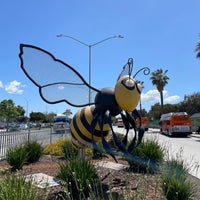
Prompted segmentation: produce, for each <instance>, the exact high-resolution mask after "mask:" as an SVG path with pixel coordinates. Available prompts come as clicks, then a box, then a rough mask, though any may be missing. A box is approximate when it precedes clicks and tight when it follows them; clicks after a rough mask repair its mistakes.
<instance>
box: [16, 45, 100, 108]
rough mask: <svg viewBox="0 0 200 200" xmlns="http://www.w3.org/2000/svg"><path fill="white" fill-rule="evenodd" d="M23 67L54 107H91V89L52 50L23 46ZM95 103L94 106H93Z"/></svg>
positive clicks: (43, 96) (21, 55) (21, 50)
mask: <svg viewBox="0 0 200 200" xmlns="http://www.w3.org/2000/svg"><path fill="white" fill-rule="evenodd" d="M19 57H20V61H21V68H22V70H23V71H24V73H25V74H26V76H27V77H28V78H29V79H30V80H31V81H32V82H33V83H34V84H35V85H36V86H37V87H38V88H39V93H40V96H41V98H42V99H43V100H44V101H46V102H47V103H50V104H55V103H59V102H66V103H68V104H69V105H71V106H75V107H83V106H86V105H89V101H88V100H89V97H88V94H89V92H91V91H89V90H92V93H93V95H94V92H95V93H96V92H100V91H99V90H98V89H96V88H93V87H91V86H90V85H89V84H88V83H87V82H86V81H85V80H84V78H83V77H82V76H81V75H80V74H79V73H78V72H77V71H76V70H75V69H74V68H72V67H71V66H70V65H68V64H66V63H64V62H63V61H61V60H58V59H56V58H55V57H54V56H53V55H52V54H51V53H49V52H48V51H46V50H44V49H41V48H39V47H37V46H33V45H28V44H20V53H19ZM90 104H93V103H90Z"/></svg>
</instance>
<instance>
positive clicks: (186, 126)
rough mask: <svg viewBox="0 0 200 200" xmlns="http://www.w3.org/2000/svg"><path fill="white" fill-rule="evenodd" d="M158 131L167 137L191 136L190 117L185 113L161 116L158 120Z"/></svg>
mask: <svg viewBox="0 0 200 200" xmlns="http://www.w3.org/2000/svg"><path fill="white" fill-rule="evenodd" d="M160 131H161V133H163V134H167V135H169V136H172V135H186V136H187V135H189V134H192V123H191V118H190V115H188V114H187V113H186V112H171V113H166V114H162V115H161V118H160Z"/></svg>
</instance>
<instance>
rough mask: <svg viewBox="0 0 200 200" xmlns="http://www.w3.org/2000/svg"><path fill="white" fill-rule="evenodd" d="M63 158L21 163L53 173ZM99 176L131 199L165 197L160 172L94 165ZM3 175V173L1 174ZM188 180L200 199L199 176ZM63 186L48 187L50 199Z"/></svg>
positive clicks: (25, 169) (32, 170)
mask: <svg viewBox="0 0 200 200" xmlns="http://www.w3.org/2000/svg"><path fill="white" fill-rule="evenodd" d="M102 160H103V161H111V162H114V160H113V159H112V158H111V157H109V156H108V157H103V158H102V159H91V162H93V163H94V164H95V162H100V161H102ZM63 161H64V160H63V158H62V157H59V156H49V155H43V156H42V157H41V158H40V160H39V161H38V162H36V163H33V164H29V165H24V166H23V169H22V171H23V172H24V173H25V174H27V175H29V174H34V173H44V174H47V175H49V176H53V177H56V176H57V175H58V171H59V164H60V163H61V162H63ZM118 162H119V163H121V164H128V163H127V162H126V161H124V160H122V159H120V158H119V159H118ZM0 168H1V169H6V168H9V164H8V163H7V162H6V160H2V161H0ZM97 170H98V173H99V176H100V177H101V179H102V183H103V184H104V186H105V188H106V189H105V192H108V191H112V193H113V194H115V195H116V196H117V197H120V196H122V195H123V196H124V195H128V196H127V197H126V199H130V198H131V197H133V196H134V197H135V198H134V199H138V200H140V199H147V200H148V199H153V200H166V198H165V197H164V195H163V193H162V189H161V187H160V175H159V174H153V175H151V174H139V173H133V172H130V171H128V170H127V169H123V170H114V169H109V168H105V167H97ZM0 176H2V175H0ZM189 181H191V182H192V183H193V185H194V187H195V188H196V194H195V196H194V198H193V200H199V199H200V180H199V179H197V178H195V177H193V176H191V175H189ZM62 192H63V188H62V187H61V186H55V187H51V188H50V193H49V198H48V199H49V200H55V199H56V195H57V194H62Z"/></svg>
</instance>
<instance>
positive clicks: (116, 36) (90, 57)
mask: <svg viewBox="0 0 200 200" xmlns="http://www.w3.org/2000/svg"><path fill="white" fill-rule="evenodd" d="M56 36H57V37H67V38H70V39H72V40H74V41H76V42H79V43H80V44H82V45H84V46H87V47H88V49H89V52H88V56H89V57H88V62H89V66H88V69H89V85H91V61H92V47H93V46H96V45H98V44H100V43H103V42H105V41H107V40H110V39H113V38H124V36H122V35H114V36H110V37H107V38H105V39H103V40H100V41H98V42H96V43H94V44H87V43H85V42H82V41H80V40H79V39H76V38H74V37H72V36H69V35H63V34H59V35H56ZM88 100H89V103H91V90H90V88H89V93H88Z"/></svg>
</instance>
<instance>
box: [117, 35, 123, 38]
mask: <svg viewBox="0 0 200 200" xmlns="http://www.w3.org/2000/svg"><path fill="white" fill-rule="evenodd" d="M116 37H117V38H124V36H123V35H116Z"/></svg>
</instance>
